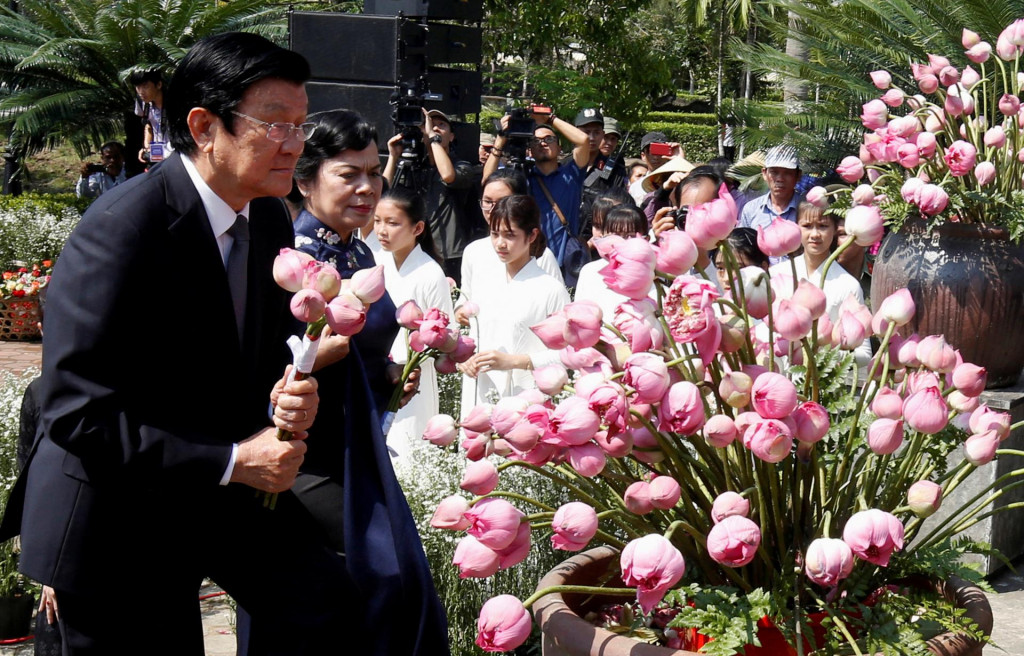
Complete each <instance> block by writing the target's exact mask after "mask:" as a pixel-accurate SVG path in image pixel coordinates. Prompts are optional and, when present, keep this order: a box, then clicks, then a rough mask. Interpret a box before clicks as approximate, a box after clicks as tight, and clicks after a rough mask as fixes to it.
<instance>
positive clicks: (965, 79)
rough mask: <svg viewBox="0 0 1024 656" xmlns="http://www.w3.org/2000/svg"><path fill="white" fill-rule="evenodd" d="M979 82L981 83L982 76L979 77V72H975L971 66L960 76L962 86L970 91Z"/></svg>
mask: <svg viewBox="0 0 1024 656" xmlns="http://www.w3.org/2000/svg"><path fill="white" fill-rule="evenodd" d="M978 82H981V75H979V74H978V71H976V70H974V69H973V68H971V67H970V66H968V67H967V68H965V69H964V72H963V73H961V75H960V84H962V85H963V86H964V88H965V89H967V90H968V91H970V90H971V89H973V88H974V86H975V85H976V84H978Z"/></svg>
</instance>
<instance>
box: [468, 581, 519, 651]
mask: <svg viewBox="0 0 1024 656" xmlns="http://www.w3.org/2000/svg"><path fill="white" fill-rule="evenodd" d="M531 626H532V625H531V623H530V613H529V611H527V610H526V608H524V607H523V602H521V601H519V600H518V599H516V598H515V597H513V596H512V595H498V596H497V597H494V598H492V599H488V600H487V602H486V603H485V604H484V605H483V607H481V608H480V619H478V620H477V623H476V631H477V633H476V645H477V647H480V648H481V649H483V650H484V651H491V652H495V651H512V650H513V649H515V648H516V647H518V646H520V645H522V644H523V643H524V642H526V639H527V638H529V637H530V629H531Z"/></svg>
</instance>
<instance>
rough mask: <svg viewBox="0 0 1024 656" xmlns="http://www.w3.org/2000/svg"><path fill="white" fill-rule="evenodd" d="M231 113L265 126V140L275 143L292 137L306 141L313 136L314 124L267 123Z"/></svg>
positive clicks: (240, 113) (237, 113)
mask: <svg viewBox="0 0 1024 656" xmlns="http://www.w3.org/2000/svg"><path fill="white" fill-rule="evenodd" d="M231 113H232V114H234V115H235V116H238V117H241V118H244V119H245V120H247V121H250V122H252V123H255V124H256V125H263V126H266V128H267V139H270V140H271V141H276V142H277V143H283V142H284V141H286V140H287V139H288V137H290V136H292V135H295V138H296V139H298V140H299V141H306V140H307V139H309V138H310V137H312V136H313V131H314V130H316V123H300V124H299V125H295V124H294V123H268V122H266V121H261V120H259V119H258V118H256V117H254V116H249V115H248V114H243V113H242V112H235V111H233V112H231Z"/></svg>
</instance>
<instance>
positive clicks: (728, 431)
mask: <svg viewBox="0 0 1024 656" xmlns="http://www.w3.org/2000/svg"><path fill="white" fill-rule="evenodd" d="M736 435H737V430H736V423H735V422H734V421H733V420H732V418H731V417H728V416H726V415H712V416H711V417H708V420H707V421H706V422H704V439H705V440H706V441H707V443H708V444H710V445H711V446H713V447H715V448H716V449H724V448H725V447H727V446H729V445H730V444H732V443H733V440H735V439H736Z"/></svg>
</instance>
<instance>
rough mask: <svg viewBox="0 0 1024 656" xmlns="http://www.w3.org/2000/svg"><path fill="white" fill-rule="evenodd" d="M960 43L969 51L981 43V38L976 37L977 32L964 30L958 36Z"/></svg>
mask: <svg viewBox="0 0 1024 656" xmlns="http://www.w3.org/2000/svg"><path fill="white" fill-rule="evenodd" d="M960 43H961V44H963V46H964V48H967V49H970V48H973V47H974V46H976V45H978V44H979V43H981V37H980V36H978V33H977V32H972V31H971V30H969V29H967V28H966V27H965V28H964V30H963V32H962V33H961V36H960Z"/></svg>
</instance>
